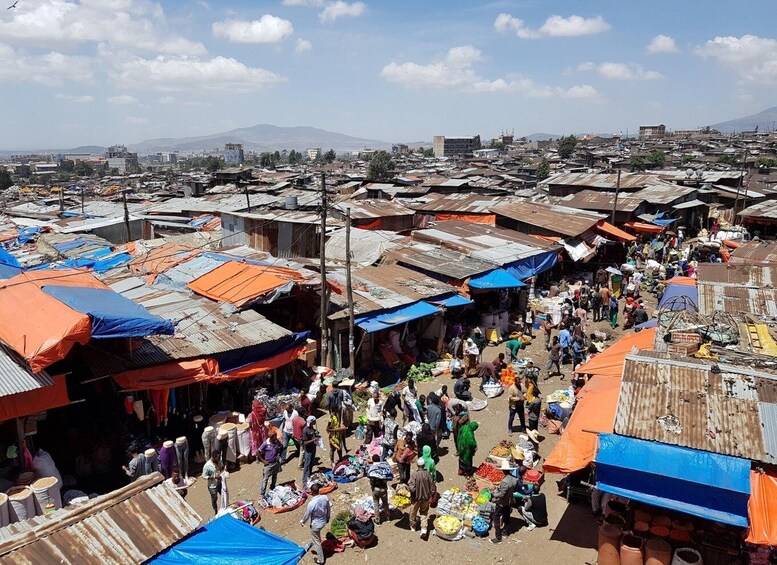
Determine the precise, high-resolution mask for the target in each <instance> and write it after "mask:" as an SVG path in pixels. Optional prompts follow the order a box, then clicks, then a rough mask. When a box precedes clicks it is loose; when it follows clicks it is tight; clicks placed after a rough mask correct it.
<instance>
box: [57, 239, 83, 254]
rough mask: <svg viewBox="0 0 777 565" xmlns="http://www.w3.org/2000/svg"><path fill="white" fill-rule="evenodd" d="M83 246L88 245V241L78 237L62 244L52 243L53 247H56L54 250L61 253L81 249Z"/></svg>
mask: <svg viewBox="0 0 777 565" xmlns="http://www.w3.org/2000/svg"><path fill="white" fill-rule="evenodd" d="M82 245H86V240H85V239H84V238H82V237H77V238H75V239H71V240H70V241H65V242H62V243H52V246H53V247H54V249H56V250H57V251H59V252H60V253H65V252H66V251H71V250H73V249H76V248H78V247H81V246H82Z"/></svg>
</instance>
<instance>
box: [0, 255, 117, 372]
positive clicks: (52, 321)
mask: <svg viewBox="0 0 777 565" xmlns="http://www.w3.org/2000/svg"><path fill="white" fill-rule="evenodd" d="M45 285H57V286H80V287H90V288H108V287H107V286H105V285H104V284H103V283H102V282H100V281H99V280H97V279H96V278H95V277H94V276H93V275H91V274H89V273H87V272H86V271H80V270H77V269H62V270H57V271H29V272H24V273H21V274H19V275H17V276H15V277H12V278H10V279H8V280H6V281H5V282H4V283H3V284H2V285H0V312H2V316H0V340H2V341H4V342H5V343H6V344H8V345H9V346H11V347H12V348H13V349H14V351H16V352H17V353H18V354H19V355H21V356H22V357H24V359H26V360H27V362H28V363H29V364H30V368H31V369H32V371H33V372H36V373H37V372H39V371H42V370H44V369H45V368H46V367H48V366H49V365H51V364H52V363H54V362H56V361H60V360H61V359H63V358H64V357H65V356H66V355H67V354H68V352H69V351H70V350H71V349H72V347H73V346H74V345H75V344H76V343H80V344H84V343H86V342H88V341H89V338H90V336H91V330H92V322H91V320H90V319H89V316H88V315H86V314H82V313H81V312H76V311H75V310H73V309H72V308H70V307H69V306H66V305H65V304H63V303H62V302H60V301H59V300H57V299H56V298H54V297H53V296H50V295H49V294H46V293H45V292H44V291H43V290H41V287H43V286H45Z"/></svg>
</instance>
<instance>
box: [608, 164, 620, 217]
mask: <svg viewBox="0 0 777 565" xmlns="http://www.w3.org/2000/svg"><path fill="white" fill-rule="evenodd" d="M620 189H621V170H620V169H618V180H617V181H615V201H614V202H613V203H612V219H611V220H610V223H611V224H612V225H615V210H616V209H617V208H618V192H620Z"/></svg>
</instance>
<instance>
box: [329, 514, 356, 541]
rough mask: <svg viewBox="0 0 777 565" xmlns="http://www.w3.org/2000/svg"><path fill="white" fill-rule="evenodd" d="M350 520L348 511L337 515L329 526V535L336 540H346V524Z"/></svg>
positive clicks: (351, 515)
mask: <svg viewBox="0 0 777 565" xmlns="http://www.w3.org/2000/svg"><path fill="white" fill-rule="evenodd" d="M351 518H353V514H351V513H350V512H348V511H345V512H340V513H339V514H337V516H335V519H334V520H332V525H331V526H329V531H330V533H331V534H332V535H333V536H335V537H336V538H347V537H348V522H350V521H351Z"/></svg>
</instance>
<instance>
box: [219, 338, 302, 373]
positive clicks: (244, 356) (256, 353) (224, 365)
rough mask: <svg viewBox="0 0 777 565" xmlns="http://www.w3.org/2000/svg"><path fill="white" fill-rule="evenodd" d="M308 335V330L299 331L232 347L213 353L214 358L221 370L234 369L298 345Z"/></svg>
mask: <svg viewBox="0 0 777 565" xmlns="http://www.w3.org/2000/svg"><path fill="white" fill-rule="evenodd" d="M309 336H310V332H300V333H295V334H291V335H288V336H285V337H282V338H280V339H275V340H272V341H265V342H263V343H256V344H254V345H251V346H249V347H242V348H240V349H232V350H230V351H225V352H223V353H218V354H216V355H214V356H213V357H214V359H216V361H218V362H219V369H221V370H222V371H234V370H235V369H239V368H240V367H244V366H246V365H250V364H251V363H256V362H257V361H262V360H264V359H268V358H270V357H273V356H275V355H278V354H280V353H283V352H285V351H289V350H290V349H294V348H295V347H297V346H298V345H302V344H303V343H305V341H306V340H307V338H308V337H309Z"/></svg>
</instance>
